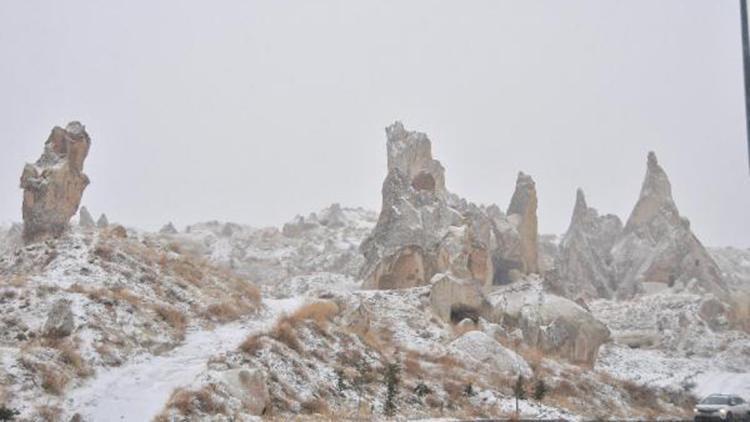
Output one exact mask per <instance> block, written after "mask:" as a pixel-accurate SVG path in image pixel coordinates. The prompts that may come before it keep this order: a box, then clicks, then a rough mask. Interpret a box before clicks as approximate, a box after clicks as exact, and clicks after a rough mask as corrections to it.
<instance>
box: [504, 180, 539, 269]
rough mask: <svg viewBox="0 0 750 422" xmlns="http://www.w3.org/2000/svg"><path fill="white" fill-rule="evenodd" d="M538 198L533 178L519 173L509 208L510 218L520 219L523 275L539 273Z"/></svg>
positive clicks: (519, 230) (519, 229)
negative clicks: (514, 216) (513, 216)
mask: <svg viewBox="0 0 750 422" xmlns="http://www.w3.org/2000/svg"><path fill="white" fill-rule="evenodd" d="M536 208H537V198H536V184H535V183H534V179H532V178H531V176H529V175H527V174H524V173H523V172H519V173H518V178H517V179H516V190H515V192H513V197H512V198H511V200H510V205H509V206H508V216H509V217H510V216H512V215H514V214H515V215H517V216H518V218H520V221H519V222H518V233H519V235H520V237H521V239H520V241H521V258H522V261H523V262H522V263H523V269H522V270H523V273H525V274H531V273H538V272H539V258H538V255H539V252H538V239H537V238H538V236H539V235H538V233H537V224H538V222H537V216H536Z"/></svg>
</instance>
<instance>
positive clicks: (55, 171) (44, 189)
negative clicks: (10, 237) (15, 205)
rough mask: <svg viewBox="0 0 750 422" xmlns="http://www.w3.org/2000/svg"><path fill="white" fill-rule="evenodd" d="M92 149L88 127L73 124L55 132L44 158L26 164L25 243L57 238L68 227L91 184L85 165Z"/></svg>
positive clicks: (52, 134) (24, 178) (24, 179)
mask: <svg viewBox="0 0 750 422" xmlns="http://www.w3.org/2000/svg"><path fill="white" fill-rule="evenodd" d="M90 146H91V139H90V138H89V135H88V133H86V129H85V128H84V126H83V125H82V124H80V123H79V122H70V123H68V125H67V126H66V127H65V129H63V128H61V127H55V128H54V129H52V133H51V134H50V136H49V138H48V139H47V142H45V144H44V153H43V154H42V156H41V157H40V158H39V159H38V160H37V161H36V163H34V164H26V166H25V167H24V169H23V174H22V175H21V188H22V189H23V221H24V232H23V238H24V241H25V242H27V243H29V242H34V241H37V240H40V239H43V238H45V237H50V236H51V237H57V236H59V235H60V234H62V232H63V231H65V229H66V228H67V227H68V222H69V221H70V218H71V217H73V215H74V214H75V213H76V211H77V210H78V206H79V204H80V202H81V197H82V196H83V190H84V189H86V186H88V184H89V178H88V177H87V176H86V175H85V174H84V173H83V162H84V160H86V156H87V155H88V152H89V147H90Z"/></svg>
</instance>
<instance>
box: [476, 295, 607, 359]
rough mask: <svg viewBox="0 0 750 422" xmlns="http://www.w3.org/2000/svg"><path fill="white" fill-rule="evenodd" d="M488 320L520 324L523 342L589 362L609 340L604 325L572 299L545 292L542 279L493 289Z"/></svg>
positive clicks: (513, 326)
mask: <svg viewBox="0 0 750 422" xmlns="http://www.w3.org/2000/svg"><path fill="white" fill-rule="evenodd" d="M488 299H489V301H490V302H491V303H492V305H493V307H494V310H493V312H494V315H493V316H492V317H491V320H493V321H497V322H499V323H501V324H502V325H503V326H504V327H505V329H506V330H508V331H512V330H513V329H516V328H519V329H521V331H522V332H523V339H524V342H525V343H526V344H528V345H530V346H532V347H536V348H538V349H539V350H540V351H542V352H543V353H544V354H546V355H558V356H561V357H563V358H565V359H568V360H570V361H571V362H573V363H579V364H587V365H591V364H593V363H594V361H595V360H596V356H597V353H598V352H599V347H600V346H601V345H602V344H604V343H606V342H608V341H609V339H610V333H609V330H608V329H607V326H606V325H604V324H603V323H601V322H600V321H599V320H597V319H596V318H595V317H594V316H593V315H592V314H591V313H590V312H588V311H586V310H585V309H584V308H582V307H581V306H579V305H577V304H576V303H575V302H573V301H571V300H568V299H565V298H563V297H560V296H556V295H553V294H550V293H547V292H545V291H544V290H543V289H542V285H541V283H536V282H534V281H525V282H521V283H516V284H513V285H510V286H505V287H504V288H501V289H498V290H495V291H493V292H492V293H491V294H490V295H489V297H488Z"/></svg>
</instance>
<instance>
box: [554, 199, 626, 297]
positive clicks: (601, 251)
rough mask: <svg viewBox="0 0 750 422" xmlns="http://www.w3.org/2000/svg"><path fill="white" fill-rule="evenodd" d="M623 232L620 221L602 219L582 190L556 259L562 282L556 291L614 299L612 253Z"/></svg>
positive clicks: (577, 295)
mask: <svg viewBox="0 0 750 422" xmlns="http://www.w3.org/2000/svg"><path fill="white" fill-rule="evenodd" d="M621 232H622V222H620V219H619V218H618V217H617V216H615V215H611V214H608V215H604V216H599V213H598V212H597V211H596V210H595V209H594V208H590V207H589V206H588V205H587V204H586V197H585V196H584V194H583V191H582V190H581V189H578V192H577V193H576V204H575V208H574V209H573V217H572V218H571V220H570V226H569V227H568V231H567V232H566V233H565V236H564V237H563V239H562V242H561V243H560V247H559V252H558V256H557V259H556V265H555V267H556V268H557V272H558V275H559V280H560V283H559V286H555V287H556V288H555V289H554V290H555V291H558V292H559V293H560V294H562V295H564V296H566V297H570V298H574V299H576V298H579V297H582V298H584V299H590V298H611V297H612V290H613V285H614V280H613V274H612V268H611V263H612V255H611V254H610V250H611V249H612V246H613V245H614V243H615V241H616V240H617V238H618V236H619V235H620V233H621Z"/></svg>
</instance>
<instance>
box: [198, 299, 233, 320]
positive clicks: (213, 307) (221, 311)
mask: <svg viewBox="0 0 750 422" xmlns="http://www.w3.org/2000/svg"><path fill="white" fill-rule="evenodd" d="M203 314H204V315H205V316H206V317H207V318H209V319H211V320H213V321H218V322H221V323H225V322H229V321H234V320H236V319H237V318H239V317H240V314H241V311H240V309H238V306H236V305H235V304H234V303H232V302H230V301H225V302H221V303H212V304H210V305H208V306H207V307H206V310H205V311H204V312H203Z"/></svg>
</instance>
